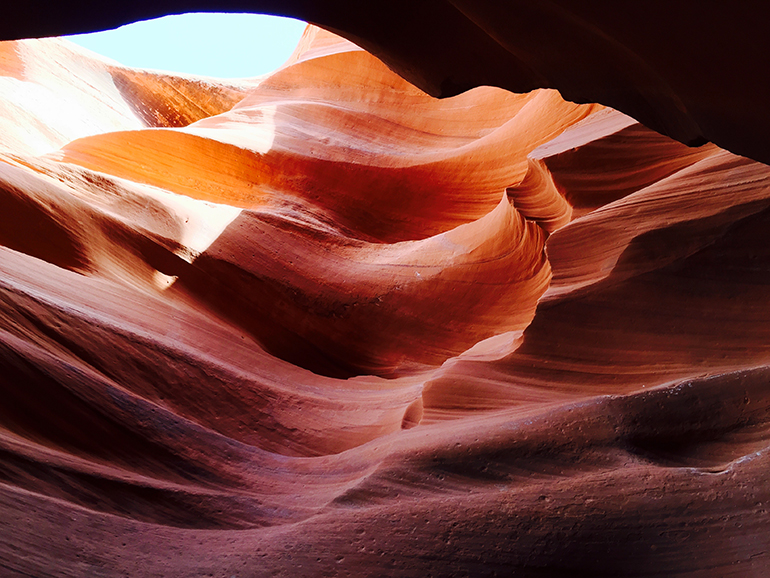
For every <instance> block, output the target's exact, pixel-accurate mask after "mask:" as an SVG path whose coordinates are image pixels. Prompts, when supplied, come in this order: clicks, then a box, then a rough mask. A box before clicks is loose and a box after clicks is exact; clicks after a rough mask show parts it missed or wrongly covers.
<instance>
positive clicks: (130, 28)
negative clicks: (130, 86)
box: [66, 13, 305, 78]
mask: <svg viewBox="0 0 770 578" xmlns="http://www.w3.org/2000/svg"><path fill="white" fill-rule="evenodd" d="M304 29H305V23H304V22H301V21H299V20H292V19H290V18H279V17H277V16H266V15H263V14H213V13H205V14H204V13H196V14H181V15H178V16H165V17H163V18H157V19H155V20H146V21H143V22H136V23H134V24H129V25H127V26H121V27H120V28H117V29H115V30H107V31H105V32H95V33H93V34H79V35H77V36H67V37H66V38H67V39H68V40H70V41H72V42H75V43H76V44H79V45H80V46H83V47H85V48H88V49H89V50H93V51H94V52H98V53H99V54H101V55H103V56H107V57H109V58H112V59H113V60H117V61H118V62H120V63H121V64H125V65H126V66H132V67H138V68H152V69H156V70H165V71H169V72H185V73H189V74H200V75H204V76H215V77H219V78H244V77H251V76H259V75H260V74H264V73H266V72H271V71H273V70H275V69H276V68H278V67H279V66H280V65H281V64H283V63H284V62H285V61H286V59H287V58H288V57H289V56H290V55H291V53H292V52H293V51H294V47H295V46H296V45H297V42H298V41H299V38H300V36H301V35H302V31H303V30H304Z"/></svg>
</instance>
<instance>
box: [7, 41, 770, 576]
mask: <svg viewBox="0 0 770 578" xmlns="http://www.w3.org/2000/svg"><path fill="white" fill-rule="evenodd" d="M0 69H1V72H2V75H3V76H2V77H0V96H2V98H0V110H2V111H3V114H2V117H0V122H2V123H3V131H2V132H0V147H1V149H2V150H0V244H2V248H0V271H1V272H2V275H1V276H0V391H1V392H2V403H0V512H2V516H0V536H2V540H0V568H2V571H3V572H4V573H5V574H7V575H9V576H16V575H19V576H73V577H77V576H84V575H96V576H124V575H129V576H180V577H186V576H198V575H203V576H206V575H213V576H226V577H229V576H270V575H279V576H346V575H347V576H367V575H369V576H399V577H400V576H419V577H421V578H424V577H425V576H431V575H433V576H493V575H515V576H585V575H589V576H620V575H633V576H671V575H682V576H714V577H716V576H720V577H721V576H762V575H764V574H765V573H766V571H767V570H768V566H769V564H768V558H767V551H768V549H769V548H770V523H769V522H768V520H769V519H770V518H768V516H767V507H768V500H769V499H770V479H768V471H770V470H769V469H768V465H769V464H768V460H769V459H770V458H769V457H768V456H769V455H770V454H768V449H767V448H768V445H770V441H769V440H768V437H769V436H770V424H769V423H768V422H769V420H770V370H768V368H767V365H768V362H769V358H770V347H769V346H768V344H769V343H770V301H769V300H768V295H770V292H769V290H768V288H769V286H770V268H768V263H770V254H768V248H767V247H769V246H770V245H769V244H768V243H767V231H768V230H770V229H769V227H770V168H768V167H767V166H766V165H763V164H760V163H758V162H755V161H751V160H748V159H745V158H742V157H738V156H735V155H734V154H731V153H729V152H726V151H724V150H721V149H719V148H717V147H716V146H714V145H705V146H702V147H699V148H688V147H686V146H684V145H682V144H680V143H678V142H676V141H672V140H670V139H668V138H667V137H663V136H661V135H659V134H657V133H655V132H652V131H651V130H649V129H647V128H645V127H643V126H642V125H640V124H638V123H637V122H636V121H635V120H633V119H631V118H630V117H627V116H625V115H623V114H621V113H619V112H617V111H615V110H612V109H607V108H604V107H602V106H599V105H576V104H573V103H570V102H566V101H564V100H562V99H561V97H560V96H559V95H558V93H556V92H554V91H547V90H545V91H535V92H532V93H528V94H524V95H517V94H512V93H509V92H506V91H503V90H502V89H496V88H490V87H481V88H476V89H473V90H470V91H468V92H465V93H463V94H461V95H459V96H456V97H453V98H448V99H444V100H436V99H434V98H432V97H430V96H428V95H426V94H424V93H422V92H421V91H420V90H418V89H417V88H415V87H414V86H412V85H411V84H409V83H408V82H406V81H404V80H403V79H402V78H400V77H399V76H397V75H396V74H395V73H393V72H391V71H390V70H389V69H388V68H387V67H385V66H384V65H383V64H382V63H381V62H379V61H378V60H377V59H375V58H374V57H372V56H371V55H369V54H368V53H367V52H364V51H362V50H360V49H359V48H357V47H356V46H354V45H352V44H350V43H349V42H347V41H344V40H342V39H340V38H337V37H335V36H333V35H331V34H330V33H326V32H322V31H320V30H318V29H316V28H313V27H310V28H308V30H307V31H306V34H305V37H304V38H303V40H302V41H301V43H300V47H299V48H298V50H297V52H296V53H295V55H294V56H293V57H292V58H291V59H290V60H289V62H288V63H287V64H286V65H284V67H282V68H281V69H280V70H278V71H277V72H275V73H273V74H272V75H269V76H267V77H264V78H261V79H255V80H253V81H249V82H243V83H240V84H235V83H231V84H227V83H223V82H218V81H214V80H211V79H196V78H192V77H175V76H159V75H156V74H151V73H148V72H142V71H135V70H130V69H125V68H122V67H119V66H117V65H115V64H111V63H108V62H105V61H102V60H100V59H98V58H95V57H93V56H90V55H87V54H84V53H82V52H80V51H79V50H78V49H76V48H74V47H72V46H71V45H68V44H66V43H64V42H63V41H58V40H43V41H22V42H13V43H5V44H3V45H0ZM54 107H55V108H54ZM0 574H2V572H0ZM5 574H4V575H5Z"/></svg>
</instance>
